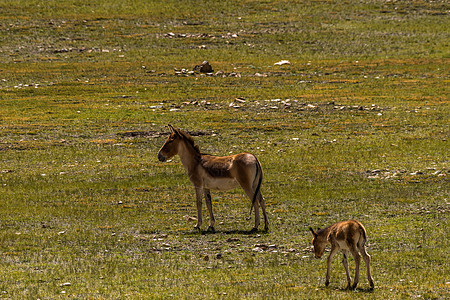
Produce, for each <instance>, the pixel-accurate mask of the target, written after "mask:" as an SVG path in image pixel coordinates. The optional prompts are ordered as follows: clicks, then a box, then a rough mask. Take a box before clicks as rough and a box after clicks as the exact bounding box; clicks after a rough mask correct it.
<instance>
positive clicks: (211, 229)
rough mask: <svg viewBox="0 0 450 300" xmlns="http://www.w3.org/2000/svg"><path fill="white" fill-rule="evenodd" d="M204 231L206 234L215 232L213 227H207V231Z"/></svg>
mask: <svg viewBox="0 0 450 300" xmlns="http://www.w3.org/2000/svg"><path fill="white" fill-rule="evenodd" d="M206 231H207V232H212V233H214V232H216V230H215V229H214V227H213V226H209V227H208V229H207V230H206Z"/></svg>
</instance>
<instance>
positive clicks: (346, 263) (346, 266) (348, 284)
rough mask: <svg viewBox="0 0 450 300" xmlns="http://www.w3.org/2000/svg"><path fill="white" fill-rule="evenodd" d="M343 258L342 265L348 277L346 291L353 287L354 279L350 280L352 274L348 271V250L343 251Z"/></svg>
mask: <svg viewBox="0 0 450 300" xmlns="http://www.w3.org/2000/svg"><path fill="white" fill-rule="evenodd" d="M342 254H343V258H342V264H343V265H344V268H345V274H346V275H347V287H346V289H349V288H350V287H351V285H352V279H351V278H350V273H349V271H348V259H347V258H348V250H342Z"/></svg>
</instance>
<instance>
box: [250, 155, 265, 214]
mask: <svg viewBox="0 0 450 300" xmlns="http://www.w3.org/2000/svg"><path fill="white" fill-rule="evenodd" d="M255 159H256V175H255V179H254V180H253V182H255V181H256V180H257V179H258V177H259V179H258V185H257V186H256V190H255V193H254V194H253V199H252V205H251V206H250V213H249V217H251V214H252V211H253V206H254V205H255V202H256V198H257V197H258V194H259V193H260V191H261V183H262V179H263V173H262V168H261V164H260V163H259V160H258V159H257V158H256V156H255Z"/></svg>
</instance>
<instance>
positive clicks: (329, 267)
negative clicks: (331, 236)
mask: <svg viewBox="0 0 450 300" xmlns="http://www.w3.org/2000/svg"><path fill="white" fill-rule="evenodd" d="M338 250H339V249H338V248H337V247H336V246H334V245H333V244H331V251H330V255H329V256H328V259H327V277H325V286H328V285H329V284H330V277H331V260H332V259H333V256H334V255H335V254H336V253H337V252H338Z"/></svg>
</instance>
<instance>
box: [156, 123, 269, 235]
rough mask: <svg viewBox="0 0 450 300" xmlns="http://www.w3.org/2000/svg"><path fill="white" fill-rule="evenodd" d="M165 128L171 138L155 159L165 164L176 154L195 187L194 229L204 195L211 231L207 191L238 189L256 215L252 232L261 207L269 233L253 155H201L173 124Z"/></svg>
mask: <svg viewBox="0 0 450 300" xmlns="http://www.w3.org/2000/svg"><path fill="white" fill-rule="evenodd" d="M168 126H169V129H170V135H169V137H168V138H167V140H166V141H165V143H164V145H163V146H162V147H161V149H160V150H159V152H158V159H159V160H160V161H162V162H164V161H166V160H167V159H170V158H171V157H173V156H175V155H177V154H178V156H179V157H180V159H181V163H182V164H183V166H184V168H185V169H186V171H187V173H188V176H189V179H190V181H191V182H192V184H193V185H194V188H195V195H196V199H197V216H198V217H197V224H196V225H195V227H194V228H195V229H197V230H199V231H200V230H201V226H202V197H203V196H204V197H205V202H206V207H207V208H208V212H209V217H210V219H209V227H208V231H211V232H214V231H215V230H214V223H215V219H214V214H213V210H212V203H211V194H210V190H222V191H226V190H230V189H233V188H236V187H238V186H241V187H242V189H243V190H244V192H245V194H246V195H247V196H248V198H250V200H251V201H252V206H251V209H252V208H254V212H255V226H254V227H253V229H252V231H257V230H258V226H259V224H260V217H259V207H260V206H261V209H262V212H263V216H264V230H266V231H268V230H269V220H268V218H267V214H266V205H265V201H264V198H263V196H262V194H261V182H262V179H263V173H262V168H261V164H260V163H259V161H258V159H257V158H256V156H254V155H253V154H250V153H239V154H235V155H229V156H213V155H208V154H202V153H201V152H200V150H199V148H198V146H197V145H196V144H195V143H194V140H193V138H192V137H191V136H190V135H189V134H187V133H185V132H183V131H181V130H180V129H176V128H174V127H173V126H172V125H168ZM251 209H250V213H251Z"/></svg>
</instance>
